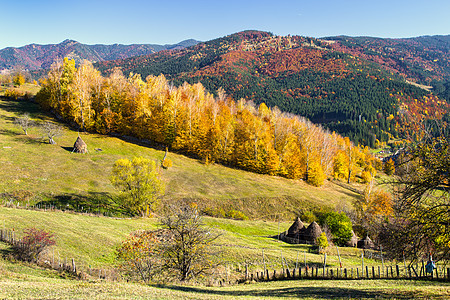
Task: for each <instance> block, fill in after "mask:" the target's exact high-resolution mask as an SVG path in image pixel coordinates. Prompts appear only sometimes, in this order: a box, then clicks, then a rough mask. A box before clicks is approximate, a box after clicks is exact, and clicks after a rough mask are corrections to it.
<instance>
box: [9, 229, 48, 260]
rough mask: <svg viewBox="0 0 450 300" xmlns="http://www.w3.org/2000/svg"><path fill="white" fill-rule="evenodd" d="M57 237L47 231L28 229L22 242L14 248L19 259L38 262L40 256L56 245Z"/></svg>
mask: <svg viewBox="0 0 450 300" xmlns="http://www.w3.org/2000/svg"><path fill="white" fill-rule="evenodd" d="M55 244H56V242H55V236H54V235H53V234H52V233H49V232H47V231H45V230H41V229H36V228H28V229H25V235H24V236H23V238H22V241H21V242H18V243H16V244H15V245H14V246H13V249H14V252H15V254H16V256H17V258H18V259H20V260H23V261H28V262H32V261H33V262H37V261H38V259H39V255H40V254H41V253H43V252H44V251H45V250H46V249H47V248H48V247H50V246H53V245H55Z"/></svg>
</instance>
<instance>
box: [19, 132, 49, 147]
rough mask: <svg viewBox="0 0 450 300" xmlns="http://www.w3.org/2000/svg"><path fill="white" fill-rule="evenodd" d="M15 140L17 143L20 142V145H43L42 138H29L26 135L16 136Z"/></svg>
mask: <svg viewBox="0 0 450 300" xmlns="http://www.w3.org/2000/svg"><path fill="white" fill-rule="evenodd" d="M16 140H17V141H18V142H22V143H24V144H32V145H40V144H43V143H44V141H43V140H42V138H40V137H39V138H34V137H31V136H28V135H23V134H22V135H18V136H17V137H16Z"/></svg>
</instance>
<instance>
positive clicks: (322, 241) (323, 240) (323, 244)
mask: <svg viewBox="0 0 450 300" xmlns="http://www.w3.org/2000/svg"><path fill="white" fill-rule="evenodd" d="M317 246H319V253H323V252H325V251H326V249H327V248H328V246H329V244H328V239H327V235H326V233H325V232H322V233H321V234H320V236H319V237H318V238H317Z"/></svg>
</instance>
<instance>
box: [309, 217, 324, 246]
mask: <svg viewBox="0 0 450 300" xmlns="http://www.w3.org/2000/svg"><path fill="white" fill-rule="evenodd" d="M321 234H322V229H320V226H319V224H317V223H316V222H315V221H314V222H312V223H311V224H309V226H308V228H306V231H305V238H306V239H307V240H308V241H310V242H314V243H315V242H316V240H317V238H318V237H319V236H320V235H321Z"/></svg>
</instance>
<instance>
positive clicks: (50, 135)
mask: <svg viewBox="0 0 450 300" xmlns="http://www.w3.org/2000/svg"><path fill="white" fill-rule="evenodd" d="M40 128H41V131H42V134H43V137H42V138H43V139H48V143H49V144H52V145H54V144H56V142H55V140H54V138H55V137H59V136H62V134H63V130H62V127H61V126H60V125H58V124H55V123H52V122H49V121H46V122H44V123H42V124H41V125H40Z"/></svg>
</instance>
